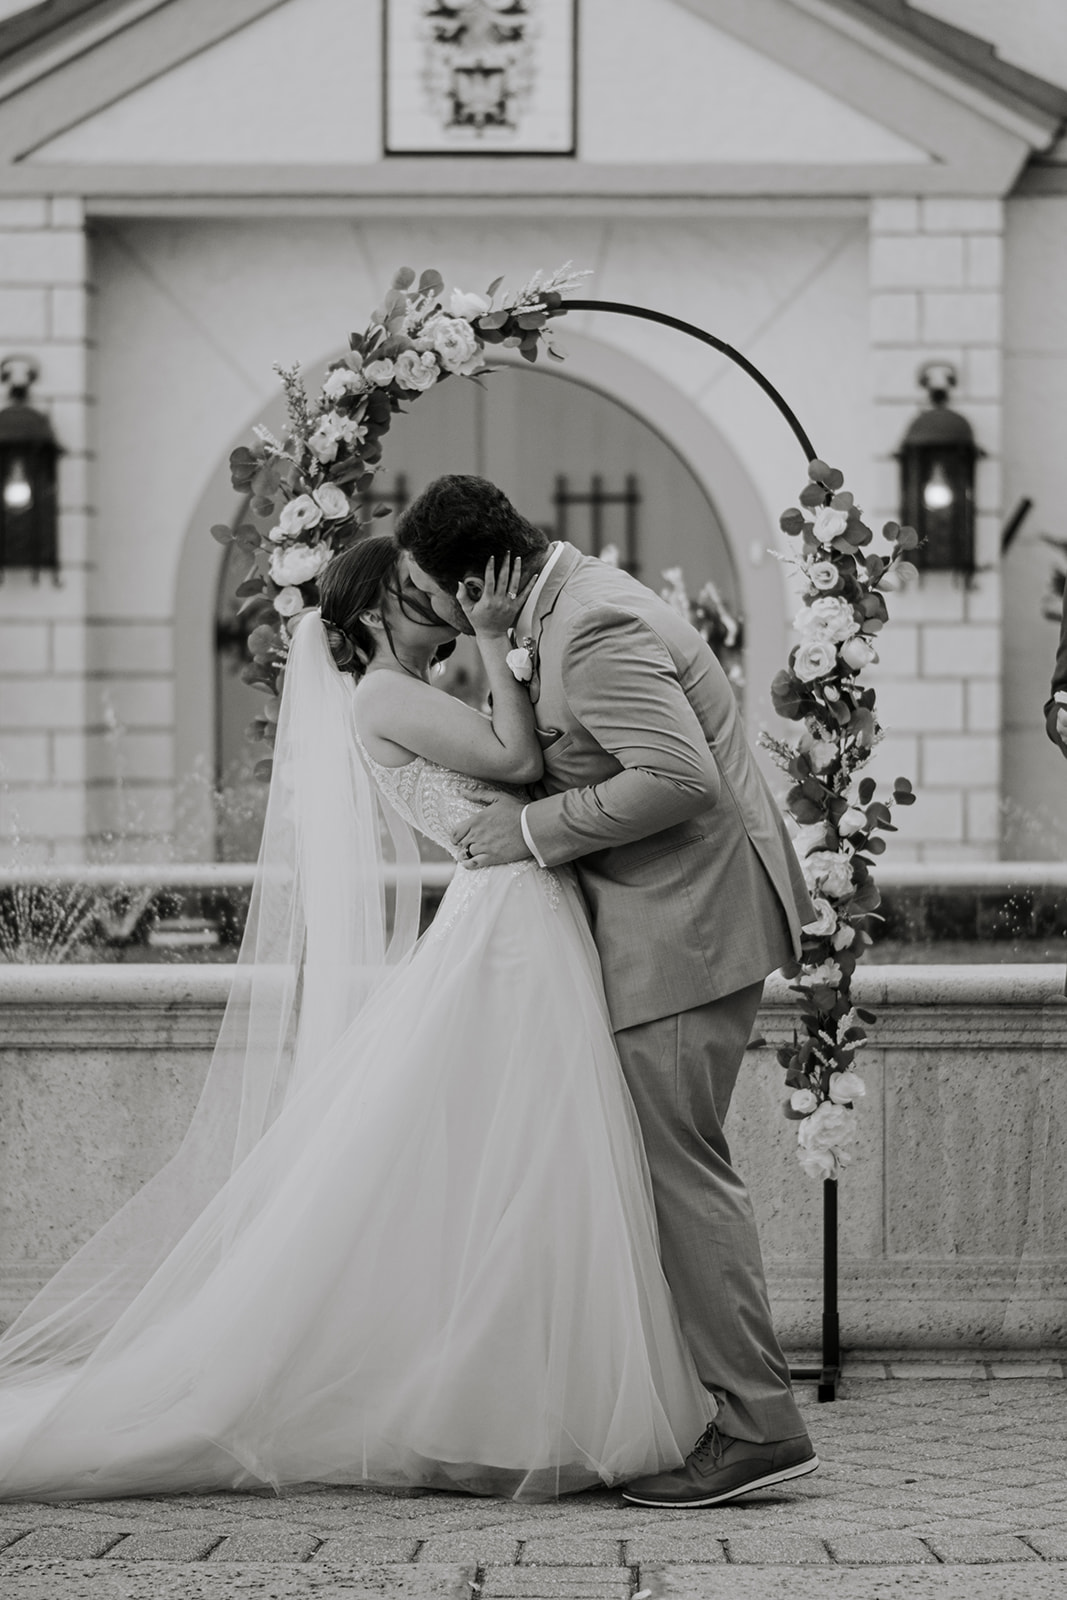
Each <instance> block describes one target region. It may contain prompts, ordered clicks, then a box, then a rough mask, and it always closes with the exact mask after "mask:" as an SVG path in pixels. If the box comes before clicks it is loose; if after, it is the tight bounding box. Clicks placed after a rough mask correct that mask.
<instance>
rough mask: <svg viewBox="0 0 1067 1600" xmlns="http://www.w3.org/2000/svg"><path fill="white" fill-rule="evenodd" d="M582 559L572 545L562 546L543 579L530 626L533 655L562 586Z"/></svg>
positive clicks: (580, 554) (538, 645)
mask: <svg viewBox="0 0 1067 1600" xmlns="http://www.w3.org/2000/svg"><path fill="white" fill-rule="evenodd" d="M581 559H582V552H581V551H580V550H577V549H575V547H574V545H572V544H566V543H565V544H564V546H563V549H562V550H561V552H560V554H559V555H558V556H557V558H556V563H555V565H554V566H553V568H552V571H551V572H550V573H549V575H548V577H547V578H546V579H545V586H544V588H543V589H542V590H541V593H540V594H539V595H538V597H537V604H536V606H535V607H534V614H533V622H532V624H531V628H532V632H533V638H534V654H535V655H536V653H537V650H538V648H539V647H540V644H541V633H542V630H543V629H544V626H545V622H546V621H547V619H548V618H549V617H550V616H551V614H552V612H553V610H554V608H555V604H556V601H557V600H558V599H559V597H560V595H561V593H562V592H563V585H564V584H565V583H566V582H567V579H568V578H569V577H570V575H571V573H572V572H573V571H574V569H575V567H576V566H577V565H578V563H579V561H581Z"/></svg>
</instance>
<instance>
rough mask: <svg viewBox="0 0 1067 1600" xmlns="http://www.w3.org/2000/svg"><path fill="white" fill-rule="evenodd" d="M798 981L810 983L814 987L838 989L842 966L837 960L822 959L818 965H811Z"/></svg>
mask: <svg viewBox="0 0 1067 1600" xmlns="http://www.w3.org/2000/svg"><path fill="white" fill-rule="evenodd" d="M797 982H798V983H802V984H803V983H808V984H810V985H811V987H812V988H813V989H820V988H823V987H825V988H829V989H836V988H837V985H838V984H839V983H840V982H841V968H840V967H839V966H838V964H837V962H836V961H820V962H819V964H818V966H817V967H809V968H808V969H807V971H806V972H802V973H801V974H800V977H799V978H798V979H797Z"/></svg>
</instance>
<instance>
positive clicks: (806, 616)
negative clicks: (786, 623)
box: [793, 594, 860, 644]
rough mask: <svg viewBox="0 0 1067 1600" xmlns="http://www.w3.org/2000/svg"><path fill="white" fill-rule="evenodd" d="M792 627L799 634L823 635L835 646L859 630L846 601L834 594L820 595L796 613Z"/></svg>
mask: <svg viewBox="0 0 1067 1600" xmlns="http://www.w3.org/2000/svg"><path fill="white" fill-rule="evenodd" d="M793 626H794V627H795V628H796V629H797V631H798V632H800V633H812V632H815V631H818V632H820V633H823V634H825V635H826V637H827V638H828V639H832V640H833V641H834V643H835V644H839V643H840V641H841V640H842V639H850V638H851V637H852V635H853V634H854V633H858V632H859V629H860V625H859V623H858V622H857V621H856V618H855V615H854V614H853V611H852V607H851V606H850V605H849V603H848V601H847V600H842V599H840V598H839V596H837V595H835V594H821V595H820V596H819V598H818V599H817V600H813V601H812V602H811V604H810V605H807V606H805V607H804V609H803V610H802V611H801V612H799V613H798V615H797V617H796V619H795V621H794V623H793Z"/></svg>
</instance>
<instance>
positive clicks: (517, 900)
mask: <svg viewBox="0 0 1067 1600" xmlns="http://www.w3.org/2000/svg"><path fill="white" fill-rule="evenodd" d="M346 687H350V685H346ZM365 761H366V765H367V767H368V768H369V770H370V771H371V772H372V774H373V777H374V779H375V781H376V783H377V784H378V785H379V786H380V787H381V789H382V790H383V792H384V793H385V794H386V796H387V798H388V799H389V801H390V803H391V804H392V806H393V807H394V808H395V809H396V810H397V811H398V812H399V813H400V814H401V815H402V816H404V817H405V818H406V819H407V820H408V821H410V822H411V823H412V824H414V825H415V826H416V827H418V828H419V829H420V830H421V831H423V832H424V833H426V834H427V835H428V836H429V837H431V838H433V839H435V840H436V841H437V842H438V843H440V844H445V845H448V844H449V835H450V829H451V827H452V825H453V824H454V823H455V822H456V821H457V820H459V819H460V818H462V817H463V816H465V815H467V814H468V813H469V811H470V809H471V808H472V807H474V806H477V805H479V804H481V803H484V801H485V800H486V799H487V798H488V797H490V796H491V795H492V793H493V792H494V790H493V789H492V788H491V787H490V786H489V785H487V784H485V783H482V782H480V781H478V780H475V779H472V778H467V777H464V776H462V775H461V774H458V773H455V772H449V771H446V770H445V769H443V768H441V767H439V766H436V765H434V764H433V763H432V762H429V761H427V760H424V759H423V758H421V757H420V758H417V759H415V760H414V761H412V762H411V763H410V764H409V765H408V766H405V767H401V768H397V769H385V768H381V767H378V766H376V765H375V764H374V763H372V762H370V760H369V758H366V757H365ZM57 1339H58V1340H59V1342H60V1344H62V1339H61V1338H60V1335H58V1334H57V1335H56V1336H55V1339H53V1340H52V1342H51V1343H50V1341H49V1337H48V1334H47V1328H46V1330H45V1333H44V1334H42V1335H41V1336H40V1338H39V1341H38V1343H39V1347H40V1350H41V1351H43V1352H44V1356H43V1358H42V1359H41V1360H40V1361H39V1362H38V1363H37V1364H36V1365H35V1364H34V1362H33V1361H30V1362H29V1364H28V1365H27V1364H24V1365H23V1367H22V1368H21V1369H20V1370H19V1371H18V1372H17V1373H16V1374H15V1375H14V1376H11V1377H9V1378H8V1379H7V1380H6V1381H4V1382H2V1383H0V1494H3V1495H6V1496H8V1497H11V1496H19V1497H33V1496H37V1497H47V1498H53V1499H64V1498H75V1497H78V1498H95V1497H99V1496H108V1495H127V1494H137V1493H151V1494H160V1493H164V1492H167V1491H178V1490H207V1489H225V1488H246V1487H251V1486H256V1485H272V1486H274V1487H276V1488H277V1487H279V1486H282V1485H285V1484H294V1483H303V1482H312V1481H314V1482H324V1483H343V1484H360V1483H367V1484H378V1485H384V1486H390V1485H392V1486H396V1485H427V1486H433V1487H436V1488H441V1489H463V1490H467V1491H470V1492H474V1493H480V1494H489V1493H492V1494H506V1495H512V1496H516V1497H543V1496H549V1495H555V1494H557V1493H562V1492H567V1491H573V1490H578V1489H581V1488H584V1487H587V1486H589V1485H592V1484H595V1483H598V1482H603V1483H613V1482H617V1481H619V1480H622V1479H625V1478H628V1477H631V1476H634V1475H638V1474H644V1473H649V1472H655V1471H657V1470H661V1469H664V1468H668V1467H672V1466H675V1465H678V1464H680V1463H681V1461H682V1460H683V1458H684V1455H685V1451H686V1450H687V1449H688V1448H689V1447H690V1445H691V1444H692V1441H693V1439H694V1438H696V1437H697V1436H698V1435H699V1434H700V1433H701V1431H702V1429H703V1428H704V1426H705V1425H706V1423H707V1421H708V1420H709V1419H710V1417H711V1415H712V1414H713V1412H714V1402H713V1401H712V1400H711V1398H710V1396H709V1395H708V1394H707V1393H706V1391H705V1390H704V1389H703V1388H702V1387H701V1385H700V1383H699V1380H698V1378H697V1375H696V1371H695V1369H694V1366H693V1363H692V1360H691V1358H690V1356H689V1353H688V1350H687V1348H686V1346H685V1344H684V1341H683V1339H682V1336H681V1333H680V1330H679V1327H678V1323H677V1319H676V1316H675V1312H674V1308H673V1305H672V1302H671V1299H670V1294H669V1291H668V1289H667V1285H666V1283H665V1281H664V1278H663V1275H662V1271H661V1268H660V1264H659V1258H658V1251H657V1239H656V1225H655V1218H654V1213H653V1206H652V1199H651V1190H650V1185H649V1179H648V1174H647V1169H646V1167H645V1162H644V1156H643V1151H642V1147H641V1141H640V1134H639V1130H638V1126H637V1122H636V1118H635V1114H634V1110H633V1106H632V1103H631V1101H630V1099H629V1095H628V1093H627V1090H626V1087H625V1084H624V1081H623V1079H622V1075H621V1070H620V1067H619V1063H618V1058H617V1056H616V1053H615V1048H614V1043H613V1039H612V1034H611V1030H610V1025H609V1021H608V1017H607V1014H606V1009H605V1003H604V998H603V991H602V987H601V983H600V977H599V967H598V962H597V955H596V950H595V947H594V945H593V942H592V938H591V935H590V932H589V929H588V926H587V922H586V918H585V915H584V910H583V907H582V903H581V900H580V895H579V891H578V889H577V887H576V883H575V881H574V879H573V877H572V875H571V874H570V873H569V872H567V871H563V872H549V871H545V870H543V869H541V868H539V867H537V866H536V865H534V864H533V863H532V862H526V863H522V864H521V865H518V866H513V867H494V868H490V869H487V870H483V871H477V872H470V871H462V870H460V871H458V872H457V874H456V876H455V878H454V880H453V881H452V883H451V884H450V886H449V888H448V890H447V891H446V893H445V895H444V898H443V900H442V903H441V906H440V909H439V911H438V913H437V916H436V919H435V920H434V922H433V924H432V925H431V927H430V929H429V931H428V932H427V933H426V934H425V935H424V936H423V938H422V939H421V940H420V941H419V943H418V944H417V945H416V946H415V947H414V950H413V951H412V952H411V953H410V954H409V955H408V956H407V957H406V958H405V959H404V960H403V961H402V962H401V963H400V964H399V965H398V966H395V967H393V968H392V969H391V970H389V971H388V973H387V974H386V975H385V976H384V977H383V978H382V979H381V981H379V982H377V983H376V984H375V986H374V987H373V989H372V990H371V992H370V994H369V997H368V998H365V999H364V1000H363V1001H362V1003H361V1004H360V1005H358V1007H357V1008H356V1009H355V1015H354V1017H353V1019H352V1020H351V1021H350V1022H349V1023H348V1024H347V1026H346V1027H345V1029H344V1030H343V1031H342V1032H341V1033H340V1036H339V1037H338V1038H337V1039H336V1040H335V1041H334V1042H333V1043H332V1044H331V1045H330V1047H329V1048H328V1049H327V1050H326V1051H325V1053H324V1054H323V1055H322V1056H321V1058H320V1059H318V1060H316V1061H314V1062H313V1063H312V1065H311V1067H310V1069H307V1070H305V1071H304V1072H303V1073H302V1075H301V1077H300V1078H299V1080H298V1081H297V1082H296V1083H295V1084H294V1085H293V1086H292V1088H291V1090H290V1091H289V1092H288V1094H287V1097H286V1098H285V1101H284V1103H283V1104H282V1106H281V1108H280V1109H279V1110H278V1112H277V1114H276V1115H275V1116H274V1117H273V1120H272V1121H270V1122H269V1125H267V1126H266V1128H265V1131H263V1133H262V1135H261V1136H260V1137H258V1138H257V1140H256V1141H255V1142H254V1143H253V1144H252V1146H251V1148H250V1149H249V1150H248V1151H247V1153H245V1154H244V1155H243V1158H242V1159H240V1160H239V1162H238V1164H237V1165H236V1167H235V1169H234V1171H233V1172H232V1175H231V1176H230V1177H229V1178H228V1180H227V1181H226V1182H225V1183H224V1184H223V1185H222V1186H221V1188H220V1189H219V1190H218V1191H217V1193H215V1195H214V1197H213V1198H211V1199H210V1200H209V1202H208V1203H207V1205H206V1206H205V1207H204V1209H203V1210H202V1211H201V1213H200V1214H199V1216H197V1217H196V1219H195V1220H194V1221H193V1222H192V1224H191V1226H189V1227H188V1228H187V1230H186V1231H185V1232H184V1234H183V1236H182V1237H181V1238H180V1239H179V1240H178V1241H177V1242H176V1243H175V1244H174V1245H173V1247H172V1248H169V1249H168V1252H167V1253H166V1255H165V1257H164V1258H163V1259H162V1261H160V1262H159V1264H158V1265H157V1266H156V1267H155V1268H154V1270H153V1271H152V1272H151V1273H150V1275H149V1276H148V1277H147V1281H146V1282H145V1283H144V1285H143V1287H141V1288H140V1289H139V1290H138V1291H137V1292H136V1293H132V1294H131V1297H130V1298H129V1303H128V1304H126V1305H125V1306H124V1308H123V1309H122V1310H121V1312H120V1313H119V1314H118V1315H117V1317H116V1319H115V1320H114V1322H113V1325H112V1326H110V1328H108V1329H107V1330H106V1331H105V1332H104V1333H103V1336H102V1337H100V1338H99V1340H98V1342H96V1344H95V1346H94V1347H93V1348H92V1349H91V1350H90V1351H89V1353H88V1354H85V1352H84V1351H83V1350H82V1349H80V1348H79V1349H76V1350H70V1349H68V1350H67V1351H66V1352H64V1350H63V1349H62V1348H60V1349H59V1351H58V1354H57V1352H56V1350H55V1348H54V1344H55V1341H56V1340H57ZM68 1339H69V1336H68ZM2 1348H3V1347H2V1344H0V1354H2ZM0 1370H2V1369H0Z"/></svg>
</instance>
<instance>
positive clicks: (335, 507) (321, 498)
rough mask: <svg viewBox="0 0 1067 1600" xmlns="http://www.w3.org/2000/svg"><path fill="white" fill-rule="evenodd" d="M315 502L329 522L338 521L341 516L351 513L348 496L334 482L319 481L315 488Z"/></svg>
mask: <svg viewBox="0 0 1067 1600" xmlns="http://www.w3.org/2000/svg"><path fill="white" fill-rule="evenodd" d="M314 498H315V504H316V505H317V506H319V507H320V509H321V511H322V514H323V516H324V517H325V518H326V519H327V521H329V522H338V521H340V519H341V518H342V517H347V516H349V515H350V513H351V510H352V508H351V506H350V505H349V503H348V496H347V495H346V494H345V492H344V490H343V489H342V488H341V487H340V485H339V484H336V483H320V484H319V487H318V488H317V489H316V490H315V496H314Z"/></svg>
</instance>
